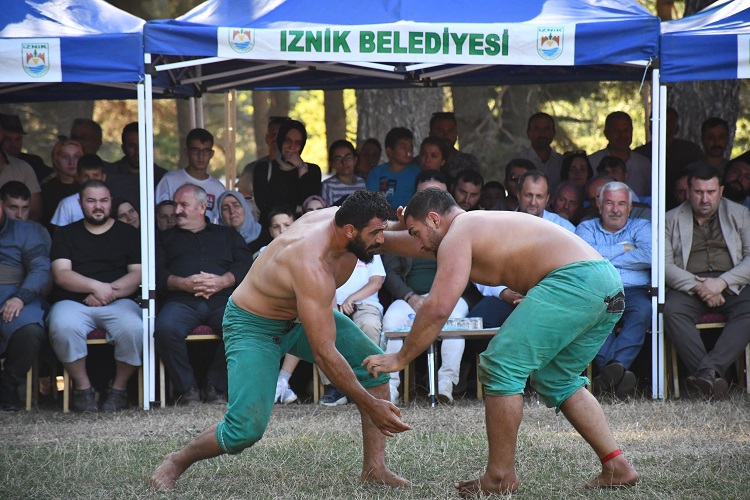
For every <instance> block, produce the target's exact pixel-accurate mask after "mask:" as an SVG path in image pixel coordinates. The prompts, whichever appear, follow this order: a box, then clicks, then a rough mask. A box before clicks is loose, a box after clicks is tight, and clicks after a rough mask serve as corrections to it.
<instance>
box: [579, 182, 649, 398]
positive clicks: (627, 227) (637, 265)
mask: <svg viewBox="0 0 750 500" xmlns="http://www.w3.org/2000/svg"><path fill="white" fill-rule="evenodd" d="M631 195H632V193H631V190H630V188H629V187H628V185H627V184H625V183H622V182H617V181H615V182H609V183H607V184H605V185H604V186H603V187H602V189H601V191H600V192H599V206H600V207H601V217H600V218H599V219H592V220H588V221H586V222H582V223H581V224H580V225H579V226H578V228H576V234H577V235H578V236H580V237H581V238H582V239H583V241H585V242H586V243H588V244H589V245H591V246H592V247H593V248H594V250H596V251H597V252H599V253H600V254H601V255H602V257H604V258H605V259H608V260H609V261H610V262H611V263H612V265H613V266H614V267H615V269H617V272H619V273H620V278H621V279H622V284H623V287H624V289H625V312H623V314H622V319H620V322H619V324H621V325H622V328H621V329H620V331H619V333H617V332H616V331H613V332H612V333H610V335H609V337H608V338H607V340H606V341H605V342H604V345H602V347H601V349H599V353H598V354H597V355H596V357H595V358H594V363H595V364H596V366H597V368H598V369H599V375H598V376H597V377H596V378H594V389H595V390H597V391H607V392H613V393H614V394H615V396H617V397H619V398H624V397H627V396H629V395H631V394H632V393H633V391H634V390H635V386H636V382H637V380H636V376H635V374H634V373H633V372H631V371H630V367H631V366H632V364H633V362H634V361H635V358H636V356H638V353H639V352H640V350H641V347H643V341H644V339H645V337H646V330H648V329H649V327H650V325H651V293H650V284H651V273H650V269H651V241H652V236H651V223H650V222H649V221H647V220H644V219H631V218H629V215H630V209H631V208H632V201H631Z"/></svg>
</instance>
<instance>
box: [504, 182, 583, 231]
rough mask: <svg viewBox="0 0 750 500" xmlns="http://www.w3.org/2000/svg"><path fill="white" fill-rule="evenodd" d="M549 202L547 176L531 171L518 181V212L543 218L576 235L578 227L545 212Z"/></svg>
mask: <svg viewBox="0 0 750 500" xmlns="http://www.w3.org/2000/svg"><path fill="white" fill-rule="evenodd" d="M547 202H549V188H548V187H547V176H546V175H544V174H543V173H541V172H539V171H538V170H529V171H528V172H526V173H525V174H523V175H522V176H521V177H520V178H519V179H518V209H517V211H518V212H524V213H527V214H530V215H535V216H537V217H541V218H542V219H545V220H548V221H550V222H554V223H555V224H557V225H558V226H560V227H564V228H565V229H567V230H568V231H570V232H571V233H574V232H575V230H576V227H575V226H574V225H573V224H571V223H570V222H569V221H567V220H565V219H564V218H562V217H560V216H559V215H557V214H553V213H552V212H548V211H547V210H545V208H544V207H546V206H547Z"/></svg>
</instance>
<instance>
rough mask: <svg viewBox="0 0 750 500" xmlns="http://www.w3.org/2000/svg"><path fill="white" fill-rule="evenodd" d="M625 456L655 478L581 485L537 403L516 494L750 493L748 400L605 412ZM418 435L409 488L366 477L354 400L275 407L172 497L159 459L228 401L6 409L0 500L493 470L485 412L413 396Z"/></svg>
mask: <svg viewBox="0 0 750 500" xmlns="http://www.w3.org/2000/svg"><path fill="white" fill-rule="evenodd" d="M604 410H605V413H606V414H607V416H608V418H609V422H610V424H611V426H612V428H613V429H614V431H615V435H616V437H617V439H618V441H619V442H620V444H621V446H622V448H623V451H624V452H625V454H626V456H627V457H628V458H629V459H630V460H631V462H632V463H633V464H634V465H635V467H636V468H637V469H638V470H639V472H640V473H641V475H642V477H643V481H642V483H641V484H640V485H639V486H638V487H636V488H634V489H630V490H617V491H593V492H592V491H583V490H581V489H580V485H581V484H582V483H583V482H584V481H585V480H587V479H588V478H589V477H591V476H593V475H594V474H596V473H597V471H598V466H597V464H598V462H597V460H596V457H595V456H594V454H593V452H592V451H591V450H590V449H589V447H588V446H587V445H586V443H585V442H584V441H583V439H582V438H581V437H580V436H579V435H578V434H577V433H576V432H575V430H573V428H572V427H571V426H570V424H569V423H568V422H567V421H566V420H565V418H564V417H562V416H561V415H555V413H554V411H553V410H550V409H547V408H544V407H537V406H536V405H529V406H527V407H526V409H525V417H524V421H523V424H522V426H521V431H520V436H519V446H518V460H517V468H518V474H519V477H520V478H521V488H520V490H519V493H518V494H517V495H516V497H518V498H530V499H531V498H534V499H536V498H556V497H562V498H578V497H581V498H625V499H630V498H639V499H640V498H658V499H663V498H675V499H676V498H679V499H699V498H700V499H704V498H716V499H728V498H748V497H750V397H748V395H746V394H735V395H734V396H733V397H732V398H731V399H730V400H728V401H722V402H719V403H708V402H704V401H691V400H682V401H676V402H672V401H668V402H656V401H650V400H637V401H634V402H628V403H613V404H606V405H605V406H604ZM403 414H404V420H405V421H406V422H407V423H409V424H410V425H411V426H412V427H413V429H414V430H412V431H410V432H407V433H404V434H401V435H399V436H397V437H395V438H393V439H390V440H389V442H388V449H387V460H388V463H389V465H390V466H391V468H392V469H394V470H395V471H396V472H398V473H400V474H402V475H404V476H405V477H407V478H409V479H410V480H412V481H413V482H414V483H415V486H414V487H412V488H408V489H399V490H396V489H390V488H385V487H379V486H373V485H361V484H360V483H359V481H358V477H359V472H360V467H361V450H362V445H361V437H360V423H359V413H358V412H357V410H356V408H355V407H354V406H352V405H348V406H345V407H339V408H324V407H320V406H316V405H290V406H287V407H277V408H275V410H274V415H273V417H272V420H271V424H270V425H269V427H268V430H267V432H266V435H265V437H264V439H263V440H261V441H260V442H259V443H258V444H257V445H256V446H254V447H253V448H251V449H249V450H246V451H245V452H244V453H242V454H240V455H237V456H223V457H219V458H217V459H213V460H208V461H205V462H201V463H198V464H196V465H195V466H193V467H192V468H191V469H190V470H189V471H188V472H187V473H186V474H185V475H184V477H183V478H182V479H181V480H180V481H179V483H178V487H177V489H176V491H175V492H174V493H169V494H166V495H162V494H156V493H153V492H150V491H148V490H147V488H146V478H147V477H148V475H149V474H150V473H151V471H152V470H153V468H154V467H155V466H156V465H157V464H158V463H159V461H160V460H161V458H162V457H163V456H164V455H165V454H166V453H168V452H170V451H174V450H175V449H177V448H179V447H181V446H183V445H184V444H185V443H186V442H187V441H188V440H189V439H190V438H192V437H193V436H195V435H196V434H198V433H199V432H201V431H202V430H203V429H204V428H205V427H207V426H208V425H210V424H212V423H215V422H216V421H217V420H218V419H219V418H221V415H222V410H221V409H220V408H217V407H208V406H204V407H199V408H196V409H183V408H170V409H166V410H158V409H157V410H152V411H149V412H143V411H139V410H131V411H127V412H123V413H121V414H119V415H115V416H110V415H92V416H78V415H73V414H70V415H63V414H62V413H60V412H52V411H48V410H42V411H33V412H30V413H17V414H0V428H2V429H3V430H2V433H1V434H0V498H3V499H4V498H9V499H10V498H13V499H15V498H34V499H43V498H92V499H93V498H96V499H101V498H162V497H164V498H295V499H296V498H300V499H319V498H353V499H360V498H361V499H365V498H367V499H371V498H399V499H400V498H403V499H422V498H424V499H435V498H438V499H439V498H456V495H455V492H454V489H453V482H454V481H456V480H459V479H469V478H472V477H475V476H477V475H479V474H481V473H482V472H483V470H484V466H485V462H486V456H487V444H486V438H485V430H484V407H483V405H482V404H481V403H479V402H476V401H473V400H470V401H459V402H458V403H457V404H456V405H455V406H452V407H446V406H440V407H438V408H429V407H427V406H424V405H423V404H410V405H408V406H406V407H405V408H403Z"/></svg>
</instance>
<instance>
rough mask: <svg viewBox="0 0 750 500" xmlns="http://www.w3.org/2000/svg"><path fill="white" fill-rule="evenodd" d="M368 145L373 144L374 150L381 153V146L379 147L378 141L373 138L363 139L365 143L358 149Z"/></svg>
mask: <svg viewBox="0 0 750 500" xmlns="http://www.w3.org/2000/svg"><path fill="white" fill-rule="evenodd" d="M368 144H374V145H375V147H376V148H378V151H380V152H382V151H383V146H381V145H380V141H379V140H377V139H375V138H374V137H368V138H367V139H365V142H363V143H362V145H361V146H360V147H359V149H362V148H363V147H365V146H366V145H368Z"/></svg>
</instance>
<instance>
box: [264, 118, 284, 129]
mask: <svg viewBox="0 0 750 500" xmlns="http://www.w3.org/2000/svg"><path fill="white" fill-rule="evenodd" d="M288 119H289V117H288V116H270V117H268V128H271V127H272V126H274V125H281V124H282V123H284V122H285V121H287V120H288Z"/></svg>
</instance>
